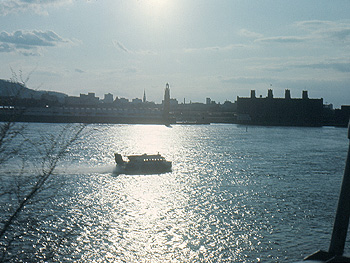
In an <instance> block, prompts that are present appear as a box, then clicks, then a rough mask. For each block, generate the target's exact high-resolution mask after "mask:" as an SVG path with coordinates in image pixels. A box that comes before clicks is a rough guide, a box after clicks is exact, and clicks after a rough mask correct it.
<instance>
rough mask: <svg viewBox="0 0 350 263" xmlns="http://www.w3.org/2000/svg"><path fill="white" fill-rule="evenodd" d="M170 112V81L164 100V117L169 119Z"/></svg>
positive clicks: (166, 86)
mask: <svg viewBox="0 0 350 263" xmlns="http://www.w3.org/2000/svg"><path fill="white" fill-rule="evenodd" d="M169 112H170V88H169V83H167V84H166V85H165V92H164V100H163V119H164V121H169Z"/></svg>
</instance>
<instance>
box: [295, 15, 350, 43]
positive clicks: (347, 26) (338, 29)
mask: <svg viewBox="0 0 350 263" xmlns="http://www.w3.org/2000/svg"><path fill="white" fill-rule="evenodd" d="M296 26H297V27H299V28H301V29H303V30H305V31H309V32H311V34H312V35H313V36H314V37H315V36H318V38H325V39H331V40H334V39H335V40H341V41H344V40H347V39H348V40H350V23H349V22H333V21H320V20H311V21H300V22H298V23H296Z"/></svg>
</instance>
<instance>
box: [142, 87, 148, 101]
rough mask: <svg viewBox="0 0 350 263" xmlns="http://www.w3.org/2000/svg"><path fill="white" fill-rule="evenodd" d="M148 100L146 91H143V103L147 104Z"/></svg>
mask: <svg viewBox="0 0 350 263" xmlns="http://www.w3.org/2000/svg"><path fill="white" fill-rule="evenodd" d="M146 101H147V100H146V90H143V100H142V102H143V103H145V102H146Z"/></svg>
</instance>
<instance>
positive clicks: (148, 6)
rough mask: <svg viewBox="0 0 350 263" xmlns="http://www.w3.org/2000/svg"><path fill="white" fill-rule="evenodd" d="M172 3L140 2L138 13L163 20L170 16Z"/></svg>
mask: <svg viewBox="0 0 350 263" xmlns="http://www.w3.org/2000/svg"><path fill="white" fill-rule="evenodd" d="M174 2H175V1H170V0H141V1H140V8H141V10H140V11H141V12H143V13H144V14H146V15H149V16H152V17H154V18H158V19H159V18H165V17H167V16H168V15H169V14H170V12H171V10H172V8H173V4H174Z"/></svg>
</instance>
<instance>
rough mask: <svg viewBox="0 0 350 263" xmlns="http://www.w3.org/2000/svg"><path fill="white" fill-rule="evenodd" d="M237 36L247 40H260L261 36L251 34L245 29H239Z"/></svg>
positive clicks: (254, 33)
mask: <svg viewBox="0 0 350 263" xmlns="http://www.w3.org/2000/svg"><path fill="white" fill-rule="evenodd" d="M239 34H240V35H241V36H244V37H249V38H262V37H263V35H262V34H260V33H256V32H252V31H249V30H247V29H241V30H240V31H239Z"/></svg>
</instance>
